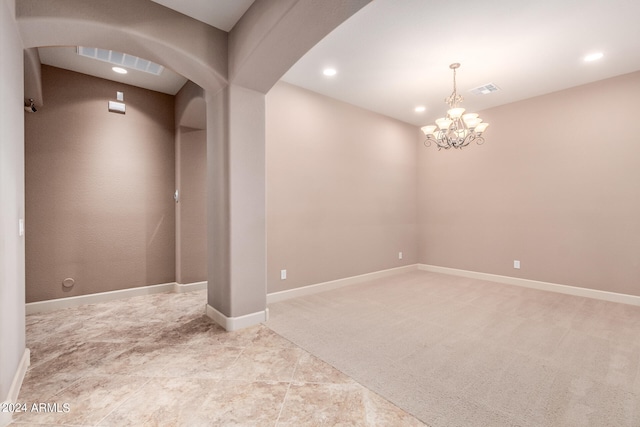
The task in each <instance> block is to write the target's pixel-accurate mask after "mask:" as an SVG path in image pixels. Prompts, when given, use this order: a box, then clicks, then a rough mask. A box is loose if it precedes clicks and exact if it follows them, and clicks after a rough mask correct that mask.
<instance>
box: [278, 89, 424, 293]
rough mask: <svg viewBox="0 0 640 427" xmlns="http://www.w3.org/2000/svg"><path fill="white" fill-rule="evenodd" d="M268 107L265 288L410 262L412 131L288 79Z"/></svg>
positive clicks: (413, 232)
mask: <svg viewBox="0 0 640 427" xmlns="http://www.w3.org/2000/svg"><path fill="white" fill-rule="evenodd" d="M266 102H267V124H266V126H267V127H266V145H267V159H266V161H267V289H268V292H276V291H281V290H285V289H291V288H295V287H300V286H304V285H310V284H315V283H320V282H325V281H329V280H334V279H341V278H344V277H350V276H355V275H359V274H364V273H369V272H374V271H379V270H384V269H388V268H393V267H398V266H402V265H408V264H414V263H416V262H417V260H418V253H417V226H416V223H417V202H416V200H417V166H418V164H417V154H418V153H417V151H418V139H417V130H416V128H415V127H414V126H411V125H408V124H406V123H402V122H399V121H397V120H393V119H390V118H388V117H384V116H381V115H379V114H375V113H372V112H369V111H366V110H363V109H360V108H357V107H354V106H352V105H349V104H345V103H343V102H339V101H336V100H333V99H330V98H327V97H324V96H321V95H318V94H316V93H313V92H310V91H307V90H304V89H301V88H298V87H296V86H292V85H289V84H286V83H278V84H277V85H276V86H275V87H274V88H273V89H272V90H271V91H270V92H269V93H268V94H267V101H266ZM400 251H402V252H403V259H402V260H399V259H398V252H400ZM282 269H286V270H287V279H286V280H280V270H282Z"/></svg>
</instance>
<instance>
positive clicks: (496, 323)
mask: <svg viewBox="0 0 640 427" xmlns="http://www.w3.org/2000/svg"><path fill="white" fill-rule="evenodd" d="M269 308H270V320H269V322H267V326H268V327H269V328H271V329H272V330H273V331H275V332H277V333H278V334H280V335H282V336H284V337H285V338H287V339H289V340H291V341H293V342H294V343H296V344H298V345H299V346H300V347H302V348H304V349H306V350H307V351H309V352H310V353H312V354H314V355H316V356H318V357H319V358H321V359H323V360H324V361H326V362H328V363H330V364H331V365H333V366H335V367H336V368H338V369H339V370H341V371H342V372H344V373H345V374H347V375H349V376H351V377H352V378H354V379H355V380H356V381H358V382H360V383H361V384H363V385H364V386H366V387H368V388H370V389H372V390H373V391H375V392H377V393H379V394H381V395H382V396H383V397H385V398H387V399H389V400H390V401H391V402H393V403H395V404H396V405H398V406H399V407H401V408H403V409H405V410H406V411H408V412H410V413H412V414H413V415H415V416H416V417H418V418H419V419H421V420H422V421H424V422H425V423H426V424H428V425H429V426H433V427H440V426H442V427H452V426H465V427H466V426H474V427H475V426H492V427H494V426H520V427H525V426H562V427H569V426H580V427H584V426H597V427H602V426H632V427H638V426H640V307H635V306H629V305H624V304H616V303H610V302H605V301H600V300H594V299H588V298H581V297H574V296H568V295H562V294H556V293H551V292H542V291H536V290H533V289H527V288H521V287H516V286H509V285H501V284H496V283H490V282H485V281H480V280H473V279H467V278H461V277H456V276H449V275H443V274H437V273H429V272H422V271H415V272H411V273H405V274H401V275H398V276H394V277H392V278H385V279H380V280H376V281H371V282H368V283H364V284H360V285H353V286H349V287H345V288H342V289H338V290H334V291H328V292H324V293H321V294H316V295H312V296H307V297H301V298H297V299H292V300H288V301H283V302H279V303H276V304H272V305H270V306H269Z"/></svg>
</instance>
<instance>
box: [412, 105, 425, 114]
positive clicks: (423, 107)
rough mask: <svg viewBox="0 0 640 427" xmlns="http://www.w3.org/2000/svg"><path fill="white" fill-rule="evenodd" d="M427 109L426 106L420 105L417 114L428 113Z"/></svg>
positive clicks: (416, 109)
mask: <svg viewBox="0 0 640 427" xmlns="http://www.w3.org/2000/svg"><path fill="white" fill-rule="evenodd" d="M426 109H427V107H425V106H424V105H418V106H417V107H416V108H415V112H416V113H422V112H424V111H426Z"/></svg>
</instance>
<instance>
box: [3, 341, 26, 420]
mask: <svg viewBox="0 0 640 427" xmlns="http://www.w3.org/2000/svg"><path fill="white" fill-rule="evenodd" d="M30 363H31V352H30V351H29V349H28V348H25V349H24V353H23V354H22V358H21V359H20V364H19V365H18V369H17V370H16V374H15V375H14V376H13V381H12V382H11V387H10V388H9V394H8V395H7V398H6V399H5V400H4V402H3V403H16V402H17V401H18V395H19V394H20V388H22V382H23V381H24V376H25V375H26V373H27V369H28V368H29V365H30ZM12 419H13V417H12V414H11V413H10V412H0V427H5V426H8V425H9V424H11V421H12Z"/></svg>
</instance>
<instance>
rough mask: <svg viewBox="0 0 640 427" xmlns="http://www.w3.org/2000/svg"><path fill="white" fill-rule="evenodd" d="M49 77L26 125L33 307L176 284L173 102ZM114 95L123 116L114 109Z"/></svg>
mask: <svg viewBox="0 0 640 427" xmlns="http://www.w3.org/2000/svg"><path fill="white" fill-rule="evenodd" d="M42 77H43V90H44V99H45V105H44V106H43V107H42V108H41V109H40V110H39V111H38V112H37V113H36V114H30V115H28V116H27V121H26V126H25V129H26V136H25V139H26V141H25V145H26V215H27V223H28V224H29V227H30V229H29V233H28V234H27V242H26V244H27V249H26V250H27V275H26V279H27V286H26V288H27V302H32V301H40V300H47V299H54V298H61V297H68V296H74V295H84V294H90V293H95V292H105V291H112V290H116V289H123V288H131V287H138V286H145V285H152V284H159V283H166V282H173V281H175V205H174V201H173V198H172V195H173V192H174V190H175V187H174V186H175V179H174V178H175V177H174V175H175V153H174V137H175V134H174V125H173V123H174V101H173V97H172V96H169V95H165V94H161V93H158V92H152V91H148V90H144V89H139V88H135V87H132V86H127V85H123V84H119V83H115V82H111V81H107V80H102V79H98V78H94V77H90V76H86V75H83V74H79V73H74V72H70V71H65V70H61V69H57V68H53V67H48V66H43V69H42ZM116 91H124V94H125V102H126V104H127V113H126V114H124V115H122V114H116V113H110V112H108V111H107V101H109V100H115V97H116ZM65 278H73V279H75V281H76V284H75V286H74V287H73V288H72V289H70V290H65V289H64V288H63V287H62V281H63V280H64V279H65Z"/></svg>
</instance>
